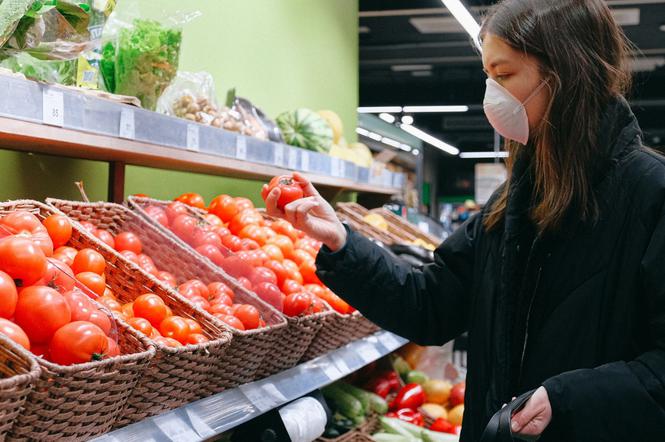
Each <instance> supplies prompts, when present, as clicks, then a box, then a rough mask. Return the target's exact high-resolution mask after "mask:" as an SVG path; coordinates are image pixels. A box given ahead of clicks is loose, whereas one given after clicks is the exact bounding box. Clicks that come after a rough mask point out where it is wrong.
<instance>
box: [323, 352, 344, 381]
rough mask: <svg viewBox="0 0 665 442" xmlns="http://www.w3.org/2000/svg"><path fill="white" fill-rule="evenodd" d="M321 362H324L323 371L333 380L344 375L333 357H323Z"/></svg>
mask: <svg viewBox="0 0 665 442" xmlns="http://www.w3.org/2000/svg"><path fill="white" fill-rule="evenodd" d="M321 362H322V368H323V372H324V373H325V374H326V376H327V377H328V379H330V380H331V381H336V380H337V379H340V378H342V377H343V376H344V374H343V373H342V372H341V371H340V370H339V368H337V365H336V364H335V361H334V359H333V358H331V357H328V358H325V359H323V360H322V361H321Z"/></svg>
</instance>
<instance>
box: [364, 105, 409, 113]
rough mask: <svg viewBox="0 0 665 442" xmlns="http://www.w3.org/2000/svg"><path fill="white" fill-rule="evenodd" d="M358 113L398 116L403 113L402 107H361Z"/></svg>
mask: <svg viewBox="0 0 665 442" xmlns="http://www.w3.org/2000/svg"><path fill="white" fill-rule="evenodd" d="M358 112H359V113H361V114H380V113H381V112H386V113H389V114H390V113H392V114H398V113H400V112H402V107H401V106H369V107H359V108H358Z"/></svg>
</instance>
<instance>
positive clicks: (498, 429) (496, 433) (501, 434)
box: [480, 390, 536, 442]
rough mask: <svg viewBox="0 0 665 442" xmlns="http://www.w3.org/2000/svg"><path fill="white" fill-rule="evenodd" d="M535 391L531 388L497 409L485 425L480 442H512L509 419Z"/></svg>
mask: <svg viewBox="0 0 665 442" xmlns="http://www.w3.org/2000/svg"><path fill="white" fill-rule="evenodd" d="M535 391H536V390H531V391H528V392H526V393H524V394H523V395H521V396H520V397H518V398H517V399H514V400H513V401H511V402H510V403H509V404H507V405H506V406H504V407H503V408H502V409H501V410H499V411H497V412H496V413H495V414H494V416H492V419H490V421H489V423H488V424H487V427H485V431H484V432H483V436H482V438H481V439H480V442H512V441H513V432H512V430H511V429H510V421H511V419H512V417H513V415H514V414H515V413H517V412H518V411H520V410H521V409H522V408H524V405H526V402H527V401H528V400H529V399H530V398H531V396H533V393H535Z"/></svg>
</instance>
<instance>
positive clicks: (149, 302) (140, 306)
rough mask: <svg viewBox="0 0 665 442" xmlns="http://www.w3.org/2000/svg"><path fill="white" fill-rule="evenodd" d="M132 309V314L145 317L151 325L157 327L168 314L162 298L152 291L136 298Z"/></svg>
mask: <svg viewBox="0 0 665 442" xmlns="http://www.w3.org/2000/svg"><path fill="white" fill-rule="evenodd" d="M133 309H134V316H137V317H139V318H145V319H147V320H148V321H150V323H151V324H152V325H153V327H157V328H159V325H160V324H161V323H162V321H163V320H164V319H165V318H166V317H167V316H169V314H168V307H167V306H166V304H165V303H164V300H163V299H162V298H160V297H159V296H157V295H155V294H152V293H146V294H143V295H141V296H139V297H138V298H136V299H135V300H134V307H133Z"/></svg>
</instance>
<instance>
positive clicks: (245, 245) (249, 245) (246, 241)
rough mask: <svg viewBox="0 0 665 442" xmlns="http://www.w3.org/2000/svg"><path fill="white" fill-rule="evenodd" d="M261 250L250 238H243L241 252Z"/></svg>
mask: <svg viewBox="0 0 665 442" xmlns="http://www.w3.org/2000/svg"><path fill="white" fill-rule="evenodd" d="M259 248H261V246H260V245H259V243H258V242H256V241H254V240H253V239H250V238H243V240H242V250H258V249H259Z"/></svg>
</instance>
